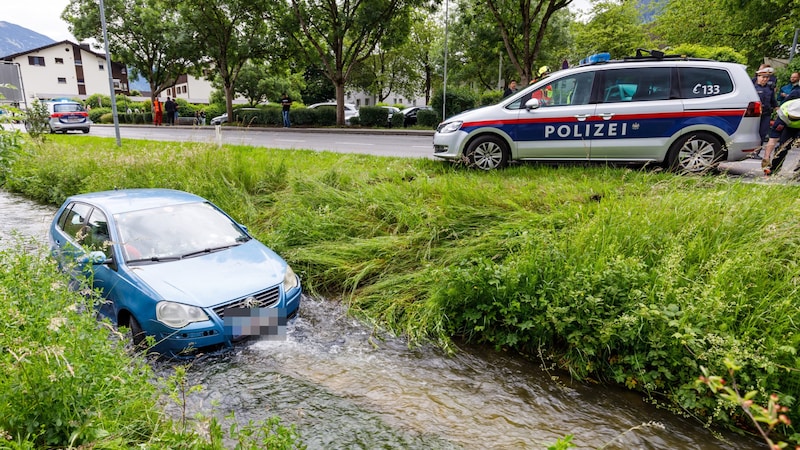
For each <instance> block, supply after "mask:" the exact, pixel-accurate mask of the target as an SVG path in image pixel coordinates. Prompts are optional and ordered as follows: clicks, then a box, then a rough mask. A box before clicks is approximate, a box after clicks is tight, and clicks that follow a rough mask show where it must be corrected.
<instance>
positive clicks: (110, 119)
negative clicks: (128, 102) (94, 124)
mask: <svg viewBox="0 0 800 450" xmlns="http://www.w3.org/2000/svg"><path fill="white" fill-rule="evenodd" d="M98 122H99V123H114V113H112V112H110V111H109V112H107V113H105V114H103V115H102V116H100V120H99V121H98Z"/></svg>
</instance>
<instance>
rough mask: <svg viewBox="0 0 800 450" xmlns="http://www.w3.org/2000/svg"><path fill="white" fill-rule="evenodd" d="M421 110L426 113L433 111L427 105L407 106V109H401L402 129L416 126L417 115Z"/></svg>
mask: <svg viewBox="0 0 800 450" xmlns="http://www.w3.org/2000/svg"><path fill="white" fill-rule="evenodd" d="M423 109H424V110H428V111H433V108H431V107H430V106H427V105H426V106H409V107H408V108H406V109H403V110H402V111H400V112H401V113H403V126H404V127H410V126H413V125H416V124H417V113H418V112H420V110H423Z"/></svg>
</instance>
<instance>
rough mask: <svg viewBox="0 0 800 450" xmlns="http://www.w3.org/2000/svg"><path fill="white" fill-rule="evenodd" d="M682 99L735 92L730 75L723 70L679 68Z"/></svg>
mask: <svg viewBox="0 0 800 450" xmlns="http://www.w3.org/2000/svg"><path fill="white" fill-rule="evenodd" d="M678 77H679V79H680V86H681V87H680V91H681V98H705V97H713V96H715V95H722V94H728V93H731V92H733V81H732V80H731V76H730V74H728V72H727V71H725V70H722V69H711V68H706V67H679V68H678Z"/></svg>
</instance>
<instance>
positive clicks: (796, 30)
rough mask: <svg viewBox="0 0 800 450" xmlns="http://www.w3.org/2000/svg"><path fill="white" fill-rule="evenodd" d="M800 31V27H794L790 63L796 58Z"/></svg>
mask: <svg viewBox="0 0 800 450" xmlns="http://www.w3.org/2000/svg"><path fill="white" fill-rule="evenodd" d="M798 32H800V29H797V28H795V29H794V39H792V49H791V50H789V64H791V63H792V58H794V54H795V53H796V50H795V49H796V48H797V33H798Z"/></svg>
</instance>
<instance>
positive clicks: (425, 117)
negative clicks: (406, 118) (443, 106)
mask: <svg viewBox="0 0 800 450" xmlns="http://www.w3.org/2000/svg"><path fill="white" fill-rule="evenodd" d="M439 122H441V119H440V118H439V113H437V112H436V111H431V110H429V109H421V110H419V111H417V125H419V126H421V127H425V128H436V126H437V125H439Z"/></svg>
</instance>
